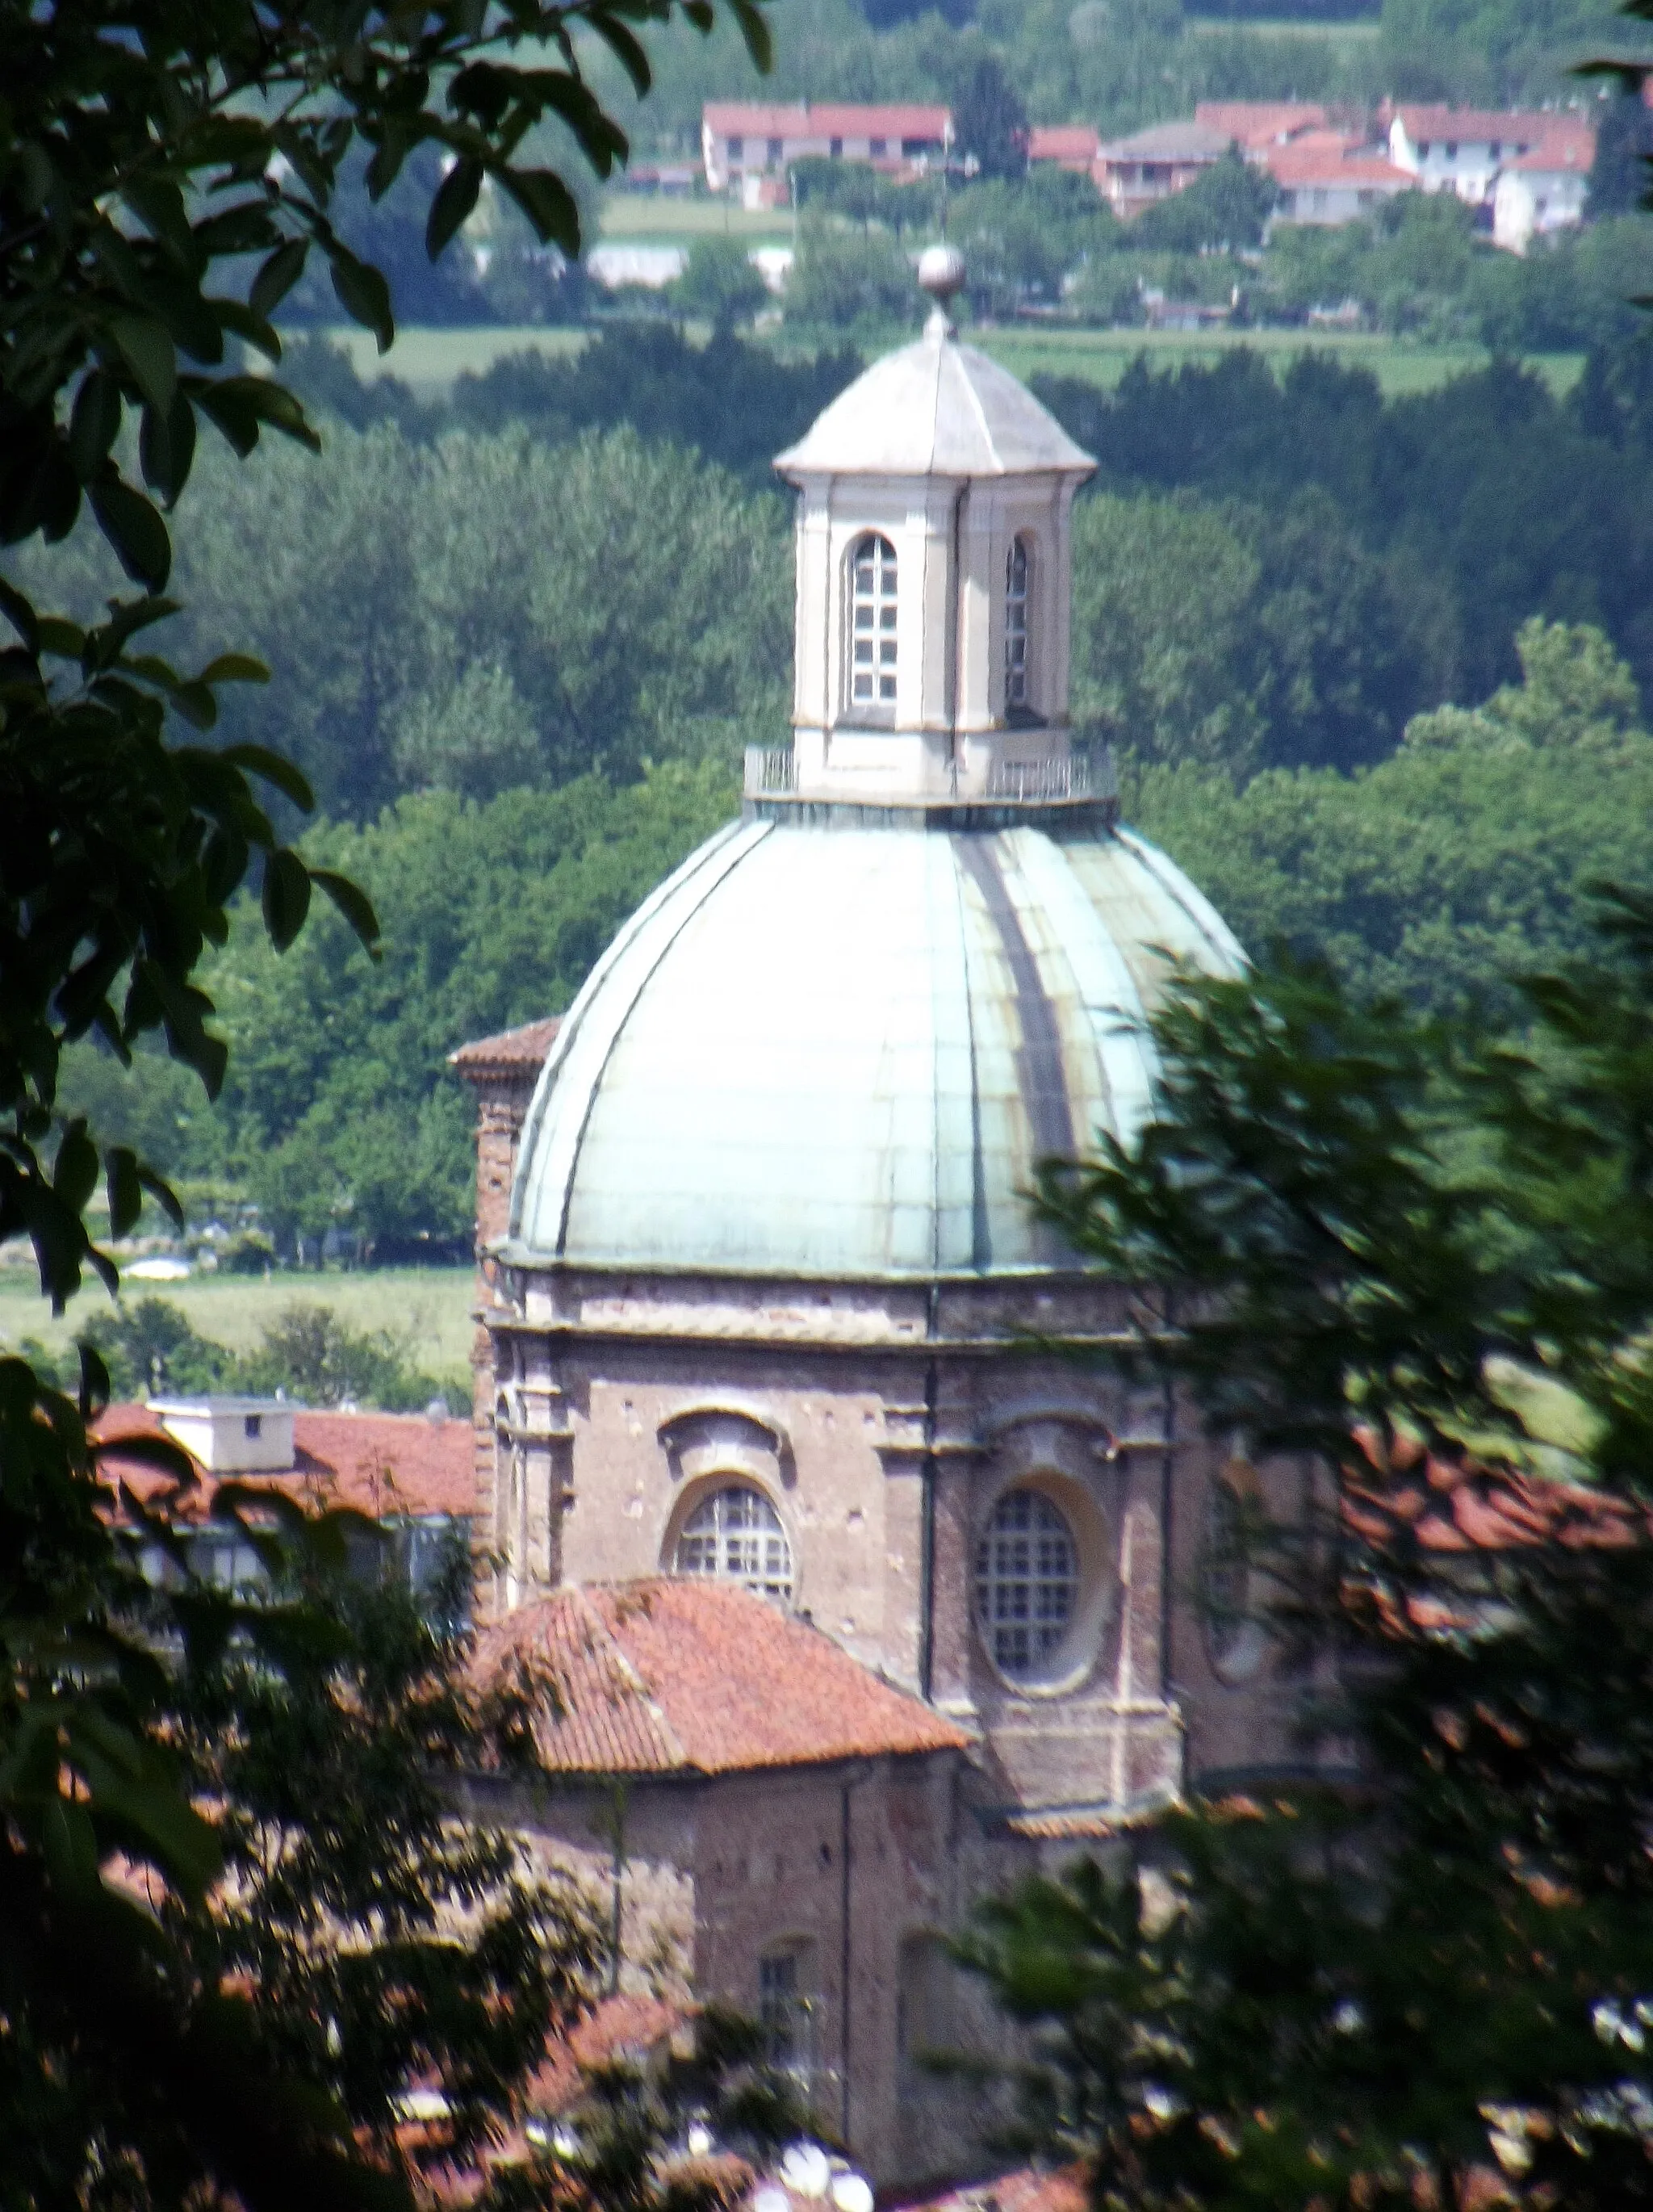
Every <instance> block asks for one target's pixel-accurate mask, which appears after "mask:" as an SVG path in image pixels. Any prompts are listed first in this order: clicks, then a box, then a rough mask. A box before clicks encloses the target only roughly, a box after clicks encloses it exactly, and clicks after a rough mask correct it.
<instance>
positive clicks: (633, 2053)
mask: <svg viewBox="0 0 1653 2212" xmlns="http://www.w3.org/2000/svg"><path fill="white" fill-rule="evenodd" d="M690 2017H691V2010H690V2007H689V2006H687V2005H681V2004H673V2003H672V2002H670V2001H669V2000H668V1999H667V1998H665V1997H651V1996H641V1995H636V1994H634V1993H632V1992H631V1991H629V1990H622V1991H621V1992H620V1994H619V1995H618V1996H610V1997H605V1998H604V1999H603V2000H602V2002H601V2003H599V2004H598V2005H597V2006H595V2007H594V2008H593V2010H592V2011H591V2012H589V2013H587V2015H586V2017H585V2019H584V2020H582V2021H580V2023H579V2025H578V2026H577V2027H573V2028H570V2029H569V2031H568V2034H567V2035H565V2036H562V2037H561V2038H559V2039H556V2040H555V2041H553V2042H551V2043H550V2044H548V2045H546V2049H545V2057H544V2061H543V2063H541V2064H540V2065H539V2066H538V2067H537V2068H536V2069H535V2070H534V2072H533V2073H532V2075H531V2076H530V2077H529V2081H528V2084H527V2087H526V2095H525V2102H526V2106H527V2108H528V2110H529V2111H530V2112H550V2113H558V2112H567V2111H568V2107H569V2106H571V2105H573V2104H574V2103H576V2102H577V2101H578V2100H579V2096H580V2091H581V2089H582V2088H583V2087H584V2086H585V2077H586V2075H588V2074H590V2073H591V2072H593V2070H594V2069H596V2068H597V2067H599V2066H611V2065H614V2064H616V2063H629V2064H631V2065H641V2064H643V2063H646V2062H647V2060H648V2059H650V2058H652V2057H653V2055H654V2053H655V2052H656V2051H658V2050H659V2048H660V2045H662V2044H664V2043H668V2042H670V2040H671V2039H672V2037H673V2036H674V2035H675V2034H676V2033H678V2029H679V2028H681V2027H683V2026H684V2022H685V2021H688V2020H689V2019H690Z"/></svg>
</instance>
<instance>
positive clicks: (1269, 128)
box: [1194, 100, 1328, 147]
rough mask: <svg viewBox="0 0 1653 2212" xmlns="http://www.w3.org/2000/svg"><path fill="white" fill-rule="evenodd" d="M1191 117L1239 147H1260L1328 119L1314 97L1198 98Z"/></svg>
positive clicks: (1294, 135)
mask: <svg viewBox="0 0 1653 2212" xmlns="http://www.w3.org/2000/svg"><path fill="white" fill-rule="evenodd" d="M1327 120H1328V118H1327V114H1326V110H1325V109H1324V108H1323V107H1322V106H1321V104H1320V103H1319V101H1318V100H1200V103H1199V105H1198V106H1196V107H1195V109H1194V121H1195V122H1196V123H1200V124H1203V125H1205V127H1206V130H1207V131H1223V132H1225V134H1226V135H1227V136H1228V137H1231V138H1232V139H1235V140H1237V142H1238V143H1239V144H1240V145H1242V146H1245V147H1261V146H1269V145H1274V144H1277V143H1279V141H1280V140H1281V139H1284V138H1293V137H1296V136H1297V133H1298V132H1299V131H1313V130H1317V129H1321V128H1322V127H1323V126H1324V125H1326V123H1327Z"/></svg>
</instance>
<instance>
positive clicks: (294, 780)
mask: <svg viewBox="0 0 1653 2212" xmlns="http://www.w3.org/2000/svg"><path fill="white" fill-rule="evenodd" d="M214 665H215V666H216V662H215V664H214ZM201 680H202V682H203V683H204V684H210V683H211V682H212V681H213V677H212V671H211V670H210V669H204V670H203V671H202V677H201ZM218 758H219V759H220V760H221V761H224V762H227V763H228V765H229V766H230V767H231V768H238V769H242V770H243V771H244V772H245V773H246V775H257V776H261V777H262V778H263V779H264V781H265V782H266V783H273V784H274V785H275V787H276V788H277V791H279V792H280V793H281V794H282V796H283V799H291V800H292V802H293V804H294V805H295V806H296V807H298V808H299V809H300V811H301V812H303V813H305V814H311V813H313V812H314V811H315V804H316V795H315V793H314V792H313V791H312V790H311V788H310V786H309V783H308V781H307V779H306V777H305V775H304V772H303V770H302V769H299V768H295V766H294V764H293V763H292V762H291V761H290V760H289V759H287V758H286V757H285V756H284V755H283V754H281V753H273V752H271V751H270V750H269V749H268V747H267V746H264V745H226V746H225V747H224V748H223V750H222V752H220V754H219V755H218Z"/></svg>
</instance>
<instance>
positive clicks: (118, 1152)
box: [103, 1145, 143, 1237]
mask: <svg viewBox="0 0 1653 2212" xmlns="http://www.w3.org/2000/svg"><path fill="white" fill-rule="evenodd" d="M103 1169H104V1179H105V1183H106V1188H107V1190H108V1193H109V1234H110V1235H111V1236H112V1237H125V1235H126V1234H127V1232H128V1231H130V1230H132V1229H135V1228H136V1227H137V1223H138V1218H139V1216H140V1215H141V1214H142V1213H143V1184H142V1183H141V1182H139V1181H138V1175H137V1153H136V1152H133V1151H132V1150H131V1146H127V1145H112V1146H111V1147H110V1148H109V1150H108V1151H107V1152H106V1153H105V1154H104V1156H103Z"/></svg>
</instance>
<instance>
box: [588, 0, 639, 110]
mask: <svg viewBox="0 0 1653 2212" xmlns="http://www.w3.org/2000/svg"><path fill="white" fill-rule="evenodd" d="M586 21H588V22H589V23H590V25H591V27H592V29H593V31H595V32H596V33H597V35H598V37H599V39H601V40H602V41H603V43H604V45H605V46H606V47H607V48H608V50H609V52H611V54H612V55H613V56H614V58H615V59H616V61H617V62H618V63H619V64H620V66H621V68H622V69H623V70H624V71H625V73H626V75H627V76H629V78H630V79H631V85H632V89H633V91H634V92H635V94H637V97H638V98H639V99H640V100H641V98H642V96H643V94H645V93H646V92H647V90H648V88H649V87H650V86H651V85H652V84H653V82H654V72H653V69H652V68H651V66H650V64H649V59H648V56H647V52H645V51H644V48H643V46H642V45H641V41H640V40H638V39H636V38H635V36H634V35H633V34H632V33H631V32H630V31H629V29H628V28H627V27H626V26H625V25H624V24H623V22H622V21H620V19H619V17H618V16H617V15H611V14H610V13H609V11H608V9H606V8H601V9H598V10H597V11H596V13H595V14H593V15H590V16H588V17H587V18H586Z"/></svg>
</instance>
